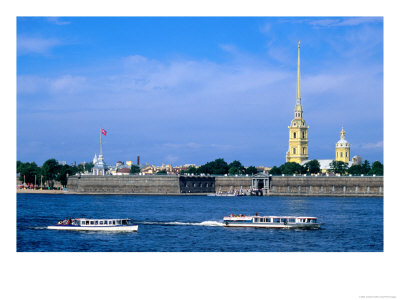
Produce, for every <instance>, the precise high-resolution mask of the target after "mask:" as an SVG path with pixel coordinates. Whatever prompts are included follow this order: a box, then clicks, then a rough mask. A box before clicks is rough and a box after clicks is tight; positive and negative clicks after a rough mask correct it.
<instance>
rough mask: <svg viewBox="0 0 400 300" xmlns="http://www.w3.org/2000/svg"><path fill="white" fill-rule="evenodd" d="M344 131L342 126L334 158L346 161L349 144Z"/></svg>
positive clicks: (348, 158)
mask: <svg viewBox="0 0 400 300" xmlns="http://www.w3.org/2000/svg"><path fill="white" fill-rule="evenodd" d="M345 135H346V132H345V131H344V129H343V127H342V131H341V132H340V140H339V141H338V142H337V143H336V158H335V159H336V160H337V161H343V162H345V163H348V162H349V160H350V144H349V142H348V141H346V136H345Z"/></svg>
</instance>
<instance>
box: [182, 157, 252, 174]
mask: <svg viewBox="0 0 400 300" xmlns="http://www.w3.org/2000/svg"><path fill="white" fill-rule="evenodd" d="M256 173H257V168H256V167H254V166H250V167H247V168H245V167H244V166H243V165H242V163H241V162H240V161H238V160H234V161H233V162H231V163H230V164H228V163H227V162H226V161H225V160H224V159H223V158H217V159H216V160H214V161H210V162H207V163H206V164H204V165H201V166H199V167H197V168H196V167H195V166H190V167H189V168H188V169H187V170H182V171H181V174H196V175H199V174H210V175H225V174H229V175H245V174H248V175H253V174H256Z"/></svg>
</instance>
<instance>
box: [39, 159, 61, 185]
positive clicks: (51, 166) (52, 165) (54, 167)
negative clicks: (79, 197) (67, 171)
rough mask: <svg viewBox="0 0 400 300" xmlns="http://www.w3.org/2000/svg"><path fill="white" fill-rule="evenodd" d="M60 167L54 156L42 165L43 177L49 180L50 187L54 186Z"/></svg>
mask: <svg viewBox="0 0 400 300" xmlns="http://www.w3.org/2000/svg"><path fill="white" fill-rule="evenodd" d="M59 169H60V165H59V164H58V161H56V160H55V159H54V158H52V159H48V160H46V161H45V162H44V164H43V166H42V174H43V179H44V181H47V184H48V186H49V187H50V188H53V185H54V179H56V176H57V174H58V172H59Z"/></svg>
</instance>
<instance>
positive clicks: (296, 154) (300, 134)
mask: <svg viewBox="0 0 400 300" xmlns="http://www.w3.org/2000/svg"><path fill="white" fill-rule="evenodd" d="M297 51H298V53H297V96H296V105H295V107H294V119H293V120H292V121H291V122H290V126H288V128H289V149H288V151H287V152H286V162H295V163H298V164H301V165H304V164H305V163H307V162H309V160H308V134H307V131H308V128H309V126H307V125H306V121H305V120H304V119H303V107H302V105H301V94H300V41H299V43H298V45H297ZM333 160H337V161H342V162H345V163H347V164H348V166H349V167H350V166H351V165H353V164H361V162H362V158H361V157H360V156H354V157H353V158H352V160H350V143H349V142H348V141H346V139H345V131H344V129H343V127H342V131H341V132H340V140H339V141H338V142H337V143H336V156H335V159H318V162H319V163H320V168H321V171H322V173H326V172H328V171H329V169H330V166H329V164H330V163H331V162H332V161H333Z"/></svg>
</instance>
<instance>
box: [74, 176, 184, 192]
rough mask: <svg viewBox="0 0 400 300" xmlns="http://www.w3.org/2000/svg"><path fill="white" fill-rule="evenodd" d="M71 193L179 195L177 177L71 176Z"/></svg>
mask: <svg viewBox="0 0 400 300" xmlns="http://www.w3.org/2000/svg"><path fill="white" fill-rule="evenodd" d="M67 187H68V191H69V192H71V193H84V194H86V193H88V194H90V193H93V194H179V193H180V189H179V180H178V176H169V175H153V176H138V175H137V176H136V175H129V176H94V175H85V176H80V177H79V176H71V177H69V178H68V186H67Z"/></svg>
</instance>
